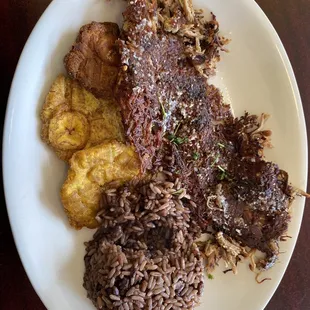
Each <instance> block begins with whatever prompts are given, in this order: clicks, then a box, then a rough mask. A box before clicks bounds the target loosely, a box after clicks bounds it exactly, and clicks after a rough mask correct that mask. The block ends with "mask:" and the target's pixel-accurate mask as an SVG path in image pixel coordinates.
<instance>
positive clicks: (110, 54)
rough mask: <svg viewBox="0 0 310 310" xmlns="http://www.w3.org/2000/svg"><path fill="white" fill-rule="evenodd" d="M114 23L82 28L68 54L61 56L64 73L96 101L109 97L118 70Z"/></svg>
mask: <svg viewBox="0 0 310 310" xmlns="http://www.w3.org/2000/svg"><path fill="white" fill-rule="evenodd" d="M118 36H119V28H118V25H117V24H115V23H98V22H92V23H90V24H87V25H84V26H83V27H82V28H81V29H80V32H79V35H78V37H77V39H76V42H75V44H74V45H73V46H72V48H71V51H70V52H69V53H68V54H67V55H66V56H65V58H64V64H65V67H66V69H67V72H68V74H69V75H70V76H71V77H72V78H74V79H76V80H78V81H79V82H80V83H81V85H83V86H84V87H85V88H86V89H87V90H89V91H91V92H92V93H93V94H94V95H96V96H97V97H99V98H102V97H104V98H112V97H113V91H114V87H115V85H116V79H117V75H118V72H119V67H120V55H119V53H118V49H117V46H116V44H115V41H116V40H117V39H118Z"/></svg>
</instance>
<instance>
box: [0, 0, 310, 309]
mask: <svg viewBox="0 0 310 310" xmlns="http://www.w3.org/2000/svg"><path fill="white" fill-rule="evenodd" d="M56 2H57V0H54V1H52V2H51V3H50V4H49V5H48V6H47V7H46V9H45V10H44V12H43V13H42V15H41V17H40V18H39V19H38V21H37V22H36V24H35V26H34V28H33V29H32V31H31V33H30V35H29V37H28V39H27V41H26V43H25V45H24V47H23V50H22V52H21V54H20V57H19V60H18V63H17V65H16V69H15V72H14V76H13V79H12V83H11V86H10V92H9V96H8V100H7V106H6V112H5V120H4V127H3V128H4V129H3V137H2V150H3V152H2V178H3V188H4V197H5V204H6V209H7V213H8V219H9V223H10V227H11V231H12V235H13V239H14V243H15V245H16V249H17V252H18V255H19V257H20V260H21V263H22V265H23V268H24V270H25V272H26V274H27V277H28V279H29V281H30V283H31V285H32V287H33V289H34V290H35V292H36V294H37V295H38V296H39V298H40V300H41V302H42V303H43V304H44V306H45V307H46V306H47V305H46V304H45V302H44V298H43V296H42V295H43V294H41V290H40V289H39V288H38V287H37V285H36V284H35V280H34V279H33V276H32V274H31V273H30V272H29V270H28V266H27V262H26V259H25V258H24V255H23V251H22V250H21V246H20V241H19V237H18V233H17V227H16V226H15V225H14V219H13V216H12V215H11V211H10V206H9V203H8V201H9V190H8V176H7V175H8V171H7V169H6V162H7V161H9V156H8V151H7V150H8V147H9V145H10V139H9V133H10V130H11V126H10V125H11V120H12V119H13V117H14V102H12V99H11V98H12V94H13V93H14V89H15V88H16V83H17V82H16V80H17V78H16V76H17V73H18V71H19V70H20V69H19V68H20V67H21V66H22V63H23V62H24V61H23V59H24V58H25V55H26V54H27V49H28V47H29V46H31V45H32V41H33V38H34V37H35V36H36V33H37V32H38V31H40V28H41V24H42V21H43V20H44V18H45V16H46V15H47V14H48V13H49V11H51V10H52V9H53V6H54V5H55V3H56ZM242 5H247V6H249V7H252V8H251V10H253V12H254V13H255V14H256V15H257V16H258V17H259V19H260V21H261V25H265V29H264V31H268V34H269V35H270V36H271V38H272V41H273V43H274V44H275V45H276V47H277V49H278V51H279V57H280V56H281V57H282V62H283V66H284V67H285V70H286V72H287V76H288V79H289V82H290V85H291V88H292V93H293V95H294V99H295V102H296V103H297V109H296V110H297V114H298V117H299V119H300V128H299V129H300V134H301V139H302V141H305V142H307V127H306V121H305V116H304V110H303V104H302V99H301V96H300V91H299V87H298V83H297V80H296V76H295V73H294V69H293V67H292V64H291V62H290V59H289V57H288V54H287V52H286V49H285V47H284V45H283V43H282V41H281V38H280V36H279V34H278V33H277V31H276V29H275V27H274V26H273V24H272V23H271V21H270V20H269V18H268V17H267V15H266V14H265V12H264V11H263V9H262V8H261V7H260V6H259V5H258V3H257V2H256V1H255V0H250V1H245V0H243V3H242ZM302 152H303V153H304V155H305V158H306V160H305V163H304V165H305V168H306V169H305V173H304V177H305V184H304V188H303V190H305V189H306V187H307V181H308V160H307V158H308V143H305V149H304V150H302ZM304 207H305V202H303V207H302V211H301V216H300V219H299V223H298V230H296V239H295V240H294V242H293V243H292V246H291V247H292V252H291V254H290V256H289V257H288V260H287V262H288V263H287V265H286V266H285V268H283V272H282V275H281V278H280V281H279V282H278V283H277V284H276V285H275V286H274V289H273V290H271V292H270V293H269V297H268V298H266V300H265V302H264V303H262V304H264V308H265V307H266V305H267V304H268V303H269V301H270V300H271V298H272V297H273V295H274V293H275V291H276V290H277V289H278V286H279V285H280V283H281V281H282V279H283V276H284V275H285V273H286V270H287V267H288V264H289V262H290V261H291V258H292V255H293V253H294V251H295V247H296V242H297V240H298V237H299V233H300V229H301V225H302V220H303V213H304Z"/></svg>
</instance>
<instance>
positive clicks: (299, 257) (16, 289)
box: [0, 0, 310, 310]
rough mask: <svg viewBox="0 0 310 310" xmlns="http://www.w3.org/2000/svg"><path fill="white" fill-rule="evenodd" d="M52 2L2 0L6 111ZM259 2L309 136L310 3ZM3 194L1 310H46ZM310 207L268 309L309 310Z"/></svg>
mask: <svg viewBox="0 0 310 310" xmlns="http://www.w3.org/2000/svg"><path fill="white" fill-rule="evenodd" d="M63 1H66V0H63ZM85 1H87V0H85ZM217 1H220V0H217ZM248 1H252V0H248ZM50 2H51V1H50V0H0V14H1V21H0V30H1V31H0V36H1V37H0V55H1V58H0V61H1V71H0V73H1V79H0V85H1V93H0V95H1V103H2V107H3V112H4V110H5V106H6V102H7V96H8V92H9V88H10V84H11V81H12V78H13V74H14V70H15V67H16V64H17V61H18V58H19V56H20V53H21V51H22V48H23V46H24V44H25V42H26V40H27V37H28V36H29V34H30V32H31V30H32V28H33V27H34V25H35V23H36V22H37V20H38V19H39V17H40V16H41V14H42V13H43V11H44V9H45V8H46V7H47V6H48V4H49V3H50ZM257 3H258V4H259V5H260V6H261V8H262V9H263V10H264V11H265V13H266V14H267V16H268V17H269V19H270V20H271V22H272V23H273V25H274V27H275V28H276V30H277V31H278V33H279V35H280V37H281V39H282V42H283V43H284V46H285V48H286V50H287V53H288V55H289V58H290V60H291V63H292V65H293V68H294V71H295V74H296V78H297V81H298V84H299V88H300V92H301V96H302V100H303V106H304V112H305V117H306V122H307V126H308V136H310V0H257ZM55 22H57V21H55ZM308 183H310V182H308ZM16 190H18V189H16ZM1 194H2V196H1V197H2V203H1V209H0V211H1V214H0V309H4V310H15V309H25V310H26V309H29V310H36V309H37V310H41V309H45V307H44V306H43V304H42V302H41V301H40V299H39V297H38V296H37V295H36V293H35V291H34V290H33V288H32V286H31V284H30V282H29V280H28V278H27V275H26V273H25V271H24V269H23V266H22V264H21V261H20V259H19V256H18V254H17V251H16V248H15V244H14V241H13V238H12V234H11V229H10V225H9V221H8V218H7V213H6V207H5V201H4V198H3V190H1ZM309 208H310V201H308V202H307V206H306V209H305V214H304V218H303V224H302V227H301V231H300V235H299V238H298V242H297V246H296V249H295V251H294V254H293V257H292V260H291V262H290V264H289V267H288V269H287V272H286V273H285V276H284V278H283V280H282V282H281V284H280V286H279V288H278V290H277V291H276V293H275V295H274V296H273V298H272V300H271V301H270V303H269V305H268V306H267V308H266V309H267V310H306V309H310V264H309V263H310V255H309V254H310V225H308V223H309V222H310V209H309ZM308 255H309V257H308ZM59 310H61V309H59ZM223 310H229V309H223ZM248 310H251V309H248Z"/></svg>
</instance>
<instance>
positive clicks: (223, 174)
mask: <svg viewBox="0 0 310 310" xmlns="http://www.w3.org/2000/svg"><path fill="white" fill-rule="evenodd" d="M217 168H218V169H219V170H220V171H221V174H220V175H219V179H220V180H221V181H222V180H224V179H225V178H226V177H227V173H226V170H225V169H224V168H223V167H221V166H220V165H218V166H217Z"/></svg>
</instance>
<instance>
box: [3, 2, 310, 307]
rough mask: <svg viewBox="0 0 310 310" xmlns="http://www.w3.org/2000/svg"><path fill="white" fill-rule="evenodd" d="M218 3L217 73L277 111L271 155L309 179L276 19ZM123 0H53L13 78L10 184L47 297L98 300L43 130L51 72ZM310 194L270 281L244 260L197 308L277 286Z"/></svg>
mask: <svg viewBox="0 0 310 310" xmlns="http://www.w3.org/2000/svg"><path fill="white" fill-rule="evenodd" d="M194 4H195V6H196V7H201V8H205V9H206V10H212V11H213V12H214V13H215V14H216V15H217V17H218V20H219V22H220V25H221V30H222V33H223V34H224V35H227V36H228V37H230V38H231V39H232V42H231V44H230V45H229V49H230V53H229V54H226V55H223V57H222V61H221V63H220V65H219V68H218V74H217V77H216V79H215V83H216V84H217V85H218V86H220V87H221V89H222V91H223V94H224V97H225V99H226V101H227V102H229V103H231V104H232V106H233V108H234V111H235V114H236V115H240V114H241V113H242V112H243V111H244V110H247V111H249V112H251V113H261V112H267V113H270V114H271V115H272V118H271V120H270V121H269V122H268V127H269V128H271V129H272V130H273V133H274V134H273V145H274V148H273V149H272V150H271V151H269V152H268V154H267V158H268V159H269V160H273V161H275V162H276V163H278V164H279V165H280V166H281V167H282V168H283V169H285V170H287V171H288V172H289V174H290V180H291V181H292V183H293V184H294V185H296V186H298V187H300V188H302V189H305V185H306V180H307V139H306V129H305V122H304V116H303V110H302V104H301V100H300V96H299V92H298V88H297V84H296V81H295V77H294V73H293V71H292V68H291V65H290V63H289V60H288V57H287V55H286V53H285V50H284V48H283V46H282V44H281V41H280V39H279V37H278V36H277V34H276V32H275V30H274V29H273V27H272V25H271V24H270V22H269V21H268V19H267V18H266V16H265V15H264V13H263V12H262V11H261V10H260V8H259V7H258V5H257V4H256V3H255V2H254V1H252V0H221V1H215V0H196V1H194ZM124 5H125V4H124V2H123V1H121V0H118V1H116V0H115V1H111V2H107V1H104V0H88V1H85V0H66V1H63V0H54V1H53V2H52V3H51V5H50V6H49V7H48V9H47V10H46V12H45V13H44V15H43V16H42V17H41V19H40V21H39V22H38V24H37V26H36V27H35V29H34V30H33V32H32V34H31V36H30V37H29V39H28V42H27V44H26V46H25V48H24V51H23V53H22V56H21V58H20V61H19V63H18V67H17V70H16V73H15V77H14V81H13V84H12V88H11V92H10V97H9V103H8V108H7V115H6V122H5V131H4V154H3V156H4V158H3V171H4V185H5V194H6V201H7V208H8V213H9V218H10V221H11V227H12V230H13V234H14V237H15V242H16V245H17V248H18V251H19V254H20V257H21V259H22V262H23V264H24V267H25V269H26V272H27V274H28V276H29V278H30V280H31V282H32V284H33V286H34V288H35V290H36V292H37V293H38V295H39V296H40V298H41V300H42V301H43V303H44V304H45V306H46V307H47V308H48V309H50V310H52V309H57V310H59V309H61V310H66V309H75V310H78V309H83V310H86V309H92V305H91V303H90V301H89V300H88V299H87V298H86V292H85V291H84V289H83V287H82V277H83V269H84V264H83V256H84V245H83V242H84V241H86V240H88V239H90V238H91V235H92V233H93V231H91V230H87V229H83V230H81V231H74V230H73V229H71V228H70V227H69V225H68V221H67V218H66V216H65V214H64V212H63V209H62V206H61V203H60V199H59V189H60V187H61V184H62V182H63V180H64V178H65V174H66V166H65V164H64V163H62V162H61V161H60V160H58V159H57V158H56V157H55V155H54V154H53V153H52V152H51V150H50V149H48V148H47V147H46V146H45V145H44V144H43V143H42V142H41V140H40V135H39V131H40V121H39V117H38V115H39V111H40V110H41V107H42V104H43V102H44V98H45V96H46V94H47V92H48V89H49V87H50V86H51V83H52V81H53V80H54V79H55V77H56V76H57V75H58V74H59V73H60V72H64V67H63V63H62V60H63V57H64V55H65V54H66V52H67V51H68V50H69V48H70V46H71V44H72V43H73V42H74V40H75V37H76V35H77V32H78V30H79V28H80V27H81V26H82V25H83V24H85V23H88V22H91V21H93V20H95V21H112V22H118V23H119V24H121V20H122V17H121V12H122V11H123V9H124ZM303 206H304V200H303V199H302V198H298V199H297V200H296V201H295V202H294V206H293V220H292V222H291V224H290V227H289V235H291V236H293V238H292V239H290V240H289V241H287V242H286V243H282V244H281V251H284V252H285V253H284V254H282V255H281V257H280V261H279V262H278V263H277V264H276V266H275V267H274V268H272V270H270V271H269V272H268V274H267V275H268V276H269V277H271V278H272V280H271V281H266V282H264V283H263V284H261V285H258V284H257V283H256V282H255V280H254V274H253V273H251V272H250V271H249V270H248V267H247V264H240V266H239V274H238V275H237V276H233V275H232V274H226V275H224V274H223V273H222V271H221V270H220V269H218V270H217V272H215V274H214V276H215V279H214V280H212V281H211V280H206V281H205V283H206V285H205V293H204V296H203V298H202V304H201V306H200V307H199V309H204V308H205V306H207V307H208V309H213V310H223V309H229V310H234V309H236V310H237V309H238V310H242V309H244V310H249V309H251V310H256V309H257V310H258V309H263V308H264V306H265V305H266V304H267V302H268V301H269V299H270V298H271V296H272V294H273V293H274V291H275V289H276V288H277V286H278V284H279V282H280V280H281V278H282V276H283V274H284V272H285V269H286V267H287V265H288V262H289V259H290V257H291V254H292V252H293V249H294V246H295V242H296V238H297V236H298V232H299V228H300V224H301V219H302V214H303Z"/></svg>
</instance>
